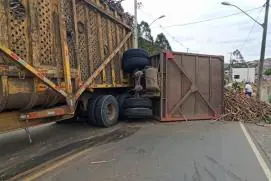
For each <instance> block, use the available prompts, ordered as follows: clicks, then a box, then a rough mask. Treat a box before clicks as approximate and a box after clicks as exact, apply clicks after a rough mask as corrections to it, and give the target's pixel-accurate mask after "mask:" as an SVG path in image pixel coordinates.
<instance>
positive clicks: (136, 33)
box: [134, 0, 138, 48]
mask: <svg viewBox="0 0 271 181" xmlns="http://www.w3.org/2000/svg"><path fill="white" fill-rule="evenodd" d="M137 6H138V5H137V0H134V8H135V9H134V11H135V12H134V13H135V14H134V15H135V20H134V21H135V22H134V23H135V25H134V48H138V30H137Z"/></svg>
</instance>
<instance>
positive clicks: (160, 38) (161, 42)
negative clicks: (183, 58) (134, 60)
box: [155, 33, 172, 50]
mask: <svg viewBox="0 0 271 181" xmlns="http://www.w3.org/2000/svg"><path fill="white" fill-rule="evenodd" d="M155 45H156V46H158V47H160V48H161V49H163V50H172V48H171V46H170V44H169V41H168V40H167V38H166V36H165V35H164V34H163V33H160V34H158V35H157V37H156V40H155Z"/></svg>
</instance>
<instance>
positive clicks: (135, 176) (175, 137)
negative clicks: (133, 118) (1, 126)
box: [32, 121, 267, 181]
mask: <svg viewBox="0 0 271 181" xmlns="http://www.w3.org/2000/svg"><path fill="white" fill-rule="evenodd" d="M125 130H126V133H129V132H130V134H124V135H123V134H117V137H115V139H112V140H111V141H109V142H107V143H105V144H103V145H99V146H93V147H91V149H90V150H88V151H86V152H84V153H83V154H82V155H80V156H78V157H75V158H74V159H72V160H69V161H66V162H65V161H64V162H62V164H61V165H59V167H58V168H57V167H56V168H54V169H53V170H51V171H50V172H48V173H45V175H43V176H42V177H39V178H38V179H36V180H42V181H47V180H50V181H51V180H60V181H62V180H63V181H74V180H76V181H80V180H82V181H85V180H89V181H265V180H267V178H266V176H265V174H264V172H263V170H262V168H261V166H260V164H259V162H258V160H257V158H256V156H255V154H254V152H253V151H252V149H251V147H250V145H249V143H248V140H247V139H246V137H245V135H244V133H243V131H242V130H241V127H240V125H239V123H231V122H230V123H223V122H218V123H213V122H210V121H202V122H190V123H168V124H151V123H146V124H144V123H139V124H132V125H131V126H128V127H126V128H125ZM32 178H35V177H32Z"/></svg>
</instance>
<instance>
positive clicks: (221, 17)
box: [165, 6, 262, 28]
mask: <svg viewBox="0 0 271 181" xmlns="http://www.w3.org/2000/svg"><path fill="white" fill-rule="evenodd" d="M260 8H262V6H261V7H257V8H253V9H249V10H246V11H245V12H250V11H254V10H257V9H260ZM240 14H243V13H242V12H239V13H234V14H229V15H226V16H218V17H214V18H209V19H205V20H200V21H194V22H189V23H183V24H175V25H169V26H165V28H172V27H180V26H188V25H194V24H199V23H205V22H209V21H215V20H219V19H225V18H228V17H232V16H236V15H240Z"/></svg>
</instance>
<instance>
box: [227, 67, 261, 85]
mask: <svg viewBox="0 0 271 181" xmlns="http://www.w3.org/2000/svg"><path fill="white" fill-rule="evenodd" d="M255 73H256V69H255V68H233V69H232V80H233V81H236V82H252V83H254V82H255Z"/></svg>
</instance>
